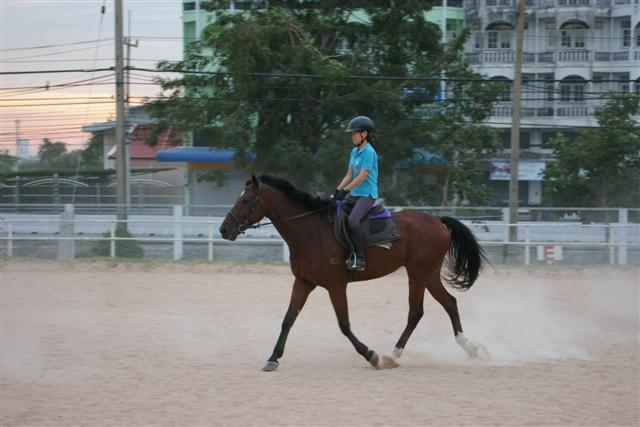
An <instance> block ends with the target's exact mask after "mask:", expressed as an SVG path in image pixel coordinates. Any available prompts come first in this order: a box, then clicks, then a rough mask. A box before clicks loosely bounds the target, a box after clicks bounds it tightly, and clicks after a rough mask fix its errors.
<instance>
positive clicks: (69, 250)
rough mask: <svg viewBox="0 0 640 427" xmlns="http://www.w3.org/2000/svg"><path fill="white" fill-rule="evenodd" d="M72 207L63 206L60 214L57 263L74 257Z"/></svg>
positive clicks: (74, 242) (74, 243)
mask: <svg viewBox="0 0 640 427" xmlns="http://www.w3.org/2000/svg"><path fill="white" fill-rule="evenodd" d="M73 216H74V212H73V205H69V204H67V205H64V211H63V212H62V213H61V214H60V229H59V230H58V235H59V236H60V237H62V239H61V240H60V241H59V242H58V261H64V260H70V259H74V258H75V257H76V241H75V240H72V239H71V237H73Z"/></svg>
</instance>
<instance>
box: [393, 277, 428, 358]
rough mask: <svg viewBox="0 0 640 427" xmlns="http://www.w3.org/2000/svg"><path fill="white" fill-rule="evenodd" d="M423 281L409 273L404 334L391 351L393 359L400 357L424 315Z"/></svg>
mask: <svg viewBox="0 0 640 427" xmlns="http://www.w3.org/2000/svg"><path fill="white" fill-rule="evenodd" d="M423 303H424V281H422V280H419V279H418V278H417V277H412V275H411V273H409V315H408V316H407V326H406V327H405V328H404V332H402V335H400V338H399V339H398V342H397V343H396V346H395V348H394V349H393V357H394V358H396V359H397V358H399V357H400V356H402V351H403V350H404V346H405V345H406V344H407V341H409V337H410V336H411V333H412V332H413V330H414V329H415V328H416V326H418V322H419V321H420V319H421V318H422V316H423V315H424V308H423Z"/></svg>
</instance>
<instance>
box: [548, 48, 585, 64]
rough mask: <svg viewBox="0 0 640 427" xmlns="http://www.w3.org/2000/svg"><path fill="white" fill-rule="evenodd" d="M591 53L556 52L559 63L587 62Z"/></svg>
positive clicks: (579, 51) (582, 51) (576, 51)
mask: <svg viewBox="0 0 640 427" xmlns="http://www.w3.org/2000/svg"><path fill="white" fill-rule="evenodd" d="M590 53H591V52H590V51H588V50H559V51H557V52H556V54H557V58H558V62H586V61H589V59H590V58H589V57H590V56H591V55H589V54H590Z"/></svg>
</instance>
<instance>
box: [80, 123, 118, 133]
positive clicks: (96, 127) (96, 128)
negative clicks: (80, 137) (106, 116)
mask: <svg viewBox="0 0 640 427" xmlns="http://www.w3.org/2000/svg"><path fill="white" fill-rule="evenodd" d="M115 128H116V122H102V123H93V124H90V125H86V126H82V131H83V132H92V133H93V132H104V131H106V130H111V129H115Z"/></svg>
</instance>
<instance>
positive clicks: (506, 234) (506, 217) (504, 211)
mask: <svg viewBox="0 0 640 427" xmlns="http://www.w3.org/2000/svg"><path fill="white" fill-rule="evenodd" d="M502 223H503V224H504V236H503V237H502V241H503V242H508V241H509V208H502Z"/></svg>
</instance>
